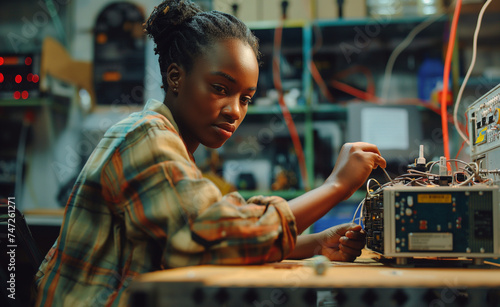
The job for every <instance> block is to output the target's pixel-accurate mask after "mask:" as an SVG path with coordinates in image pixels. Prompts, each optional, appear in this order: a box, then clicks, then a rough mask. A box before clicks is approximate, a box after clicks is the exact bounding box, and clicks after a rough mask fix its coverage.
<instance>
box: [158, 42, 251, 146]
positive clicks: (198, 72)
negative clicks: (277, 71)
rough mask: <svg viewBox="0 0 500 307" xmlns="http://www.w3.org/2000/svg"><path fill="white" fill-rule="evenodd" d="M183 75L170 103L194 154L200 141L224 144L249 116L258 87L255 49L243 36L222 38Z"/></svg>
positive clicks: (185, 140)
mask: <svg viewBox="0 0 500 307" xmlns="http://www.w3.org/2000/svg"><path fill="white" fill-rule="evenodd" d="M179 76H180V77H179V80H178V95H177V97H176V99H174V101H173V102H172V103H169V104H167V105H168V106H169V107H170V109H171V111H172V114H173V116H174V118H175V121H176V123H177V125H178V126H179V130H180V132H181V135H182V137H183V139H184V142H185V143H186V146H187V148H188V150H189V151H190V152H191V153H193V152H194V151H195V150H196V148H197V147H198V145H199V144H200V143H201V144H203V145H205V146H207V147H210V148H218V147H220V146H222V145H223V144H224V143H225V142H226V141H227V140H228V139H229V138H230V137H231V136H232V134H233V133H234V131H235V130H236V129H237V128H238V126H239V125H240V124H241V122H242V121H243V118H245V115H246V113H247V108H248V104H249V102H250V99H251V98H252V96H253V95H254V93H255V91H256V89H257V80H258V77H259V66H258V63H257V58H256V56H255V53H254V52H253V50H252V48H251V47H250V46H248V45H247V44H246V43H244V42H242V41H241V40H239V39H227V40H221V41H219V42H217V43H216V44H215V45H213V46H212V47H211V48H209V49H207V50H206V51H205V52H204V53H203V54H202V55H200V56H199V57H197V58H196V59H195V61H194V63H193V66H192V69H191V71H190V72H189V73H186V71H185V70H183V69H180V74H179Z"/></svg>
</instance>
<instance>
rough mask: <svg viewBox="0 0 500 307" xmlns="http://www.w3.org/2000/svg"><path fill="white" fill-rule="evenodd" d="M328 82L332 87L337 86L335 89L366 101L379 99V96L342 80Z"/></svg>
mask: <svg viewBox="0 0 500 307" xmlns="http://www.w3.org/2000/svg"><path fill="white" fill-rule="evenodd" d="M330 84H331V85H332V86H333V87H335V88H337V89H339V90H341V91H343V92H345V93H347V94H350V95H352V96H354V97H358V98H359V99H361V100H366V101H371V102H377V101H378V100H379V98H377V97H375V96H374V95H372V94H371V93H367V92H365V91H362V90H358V89H357V88H355V87H353V86H350V85H349V84H346V83H343V82H340V81H337V80H331V81H330Z"/></svg>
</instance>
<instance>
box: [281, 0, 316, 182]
mask: <svg viewBox="0 0 500 307" xmlns="http://www.w3.org/2000/svg"><path fill="white" fill-rule="evenodd" d="M284 2H286V1H283V2H282V3H284ZM283 9H284V11H286V8H285V6H283ZM284 16H286V13H285V12H283V17H284ZM283 24H284V19H283V18H282V19H281V22H280V25H279V26H278V27H276V29H275V32H274V49H273V69H272V70H273V82H274V87H275V89H276V90H277V92H278V103H279V105H280V108H281V112H282V114H283V118H284V120H285V124H286V126H287V128H288V131H289V132H290V137H291V139H292V143H293V147H294V149H295V153H296V154H297V160H298V162H299V168H300V174H301V177H302V181H303V183H304V187H305V190H309V179H308V174H307V168H306V161H305V156H304V150H303V148H302V144H301V142H300V137H299V134H298V132H297V128H296V127H295V123H294V121H293V118H292V115H291V114H290V110H289V109H288V106H287V105H286V103H285V99H284V97H283V86H282V83H281V76H280V60H281V59H280V57H281V43H282V36H283Z"/></svg>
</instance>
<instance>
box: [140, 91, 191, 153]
mask: <svg viewBox="0 0 500 307" xmlns="http://www.w3.org/2000/svg"><path fill="white" fill-rule="evenodd" d="M144 111H153V112H156V113H158V114H161V115H163V116H165V117H166V118H167V120H168V121H169V122H170V123H171V124H172V126H174V128H175V131H177V134H179V136H180V137H181V139H182V142H183V143H184V146H185V147H186V151H187V153H188V154H189V157H190V158H191V160H192V161H193V162H195V160H194V156H193V155H192V154H191V153H190V152H189V150H188V149H187V146H186V143H185V142H184V139H183V138H182V135H181V132H180V131H179V127H178V126H177V123H176V122H175V120H174V116H173V115H172V112H171V111H170V109H169V108H168V107H167V106H166V105H165V104H164V103H163V102H161V101H159V100H156V99H149V100H148V101H147V102H146V105H145V106H144Z"/></svg>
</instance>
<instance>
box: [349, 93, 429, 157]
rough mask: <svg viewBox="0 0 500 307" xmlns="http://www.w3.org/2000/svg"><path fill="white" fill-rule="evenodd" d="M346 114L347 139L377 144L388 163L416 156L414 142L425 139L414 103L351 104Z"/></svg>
mask: <svg viewBox="0 0 500 307" xmlns="http://www.w3.org/2000/svg"><path fill="white" fill-rule="evenodd" d="M347 116H348V117H347V131H346V132H347V133H346V136H347V141H348V142H358V141H362V142H367V143H371V144H375V145H377V147H378V149H379V150H380V153H381V154H382V156H383V157H384V158H385V159H386V160H387V161H388V162H393V161H397V162H400V163H402V164H404V165H407V164H408V161H411V160H412V159H413V157H415V146H414V145H415V144H413V142H414V141H417V142H419V143H420V142H422V141H423V138H424V134H423V131H422V128H421V127H422V118H421V114H420V111H419V109H418V107H417V106H410V105H408V106H381V105H376V104H373V103H352V104H349V105H348V107H347ZM419 143H417V144H419ZM420 144H421V143H420ZM428 149H429V148H428Z"/></svg>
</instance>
